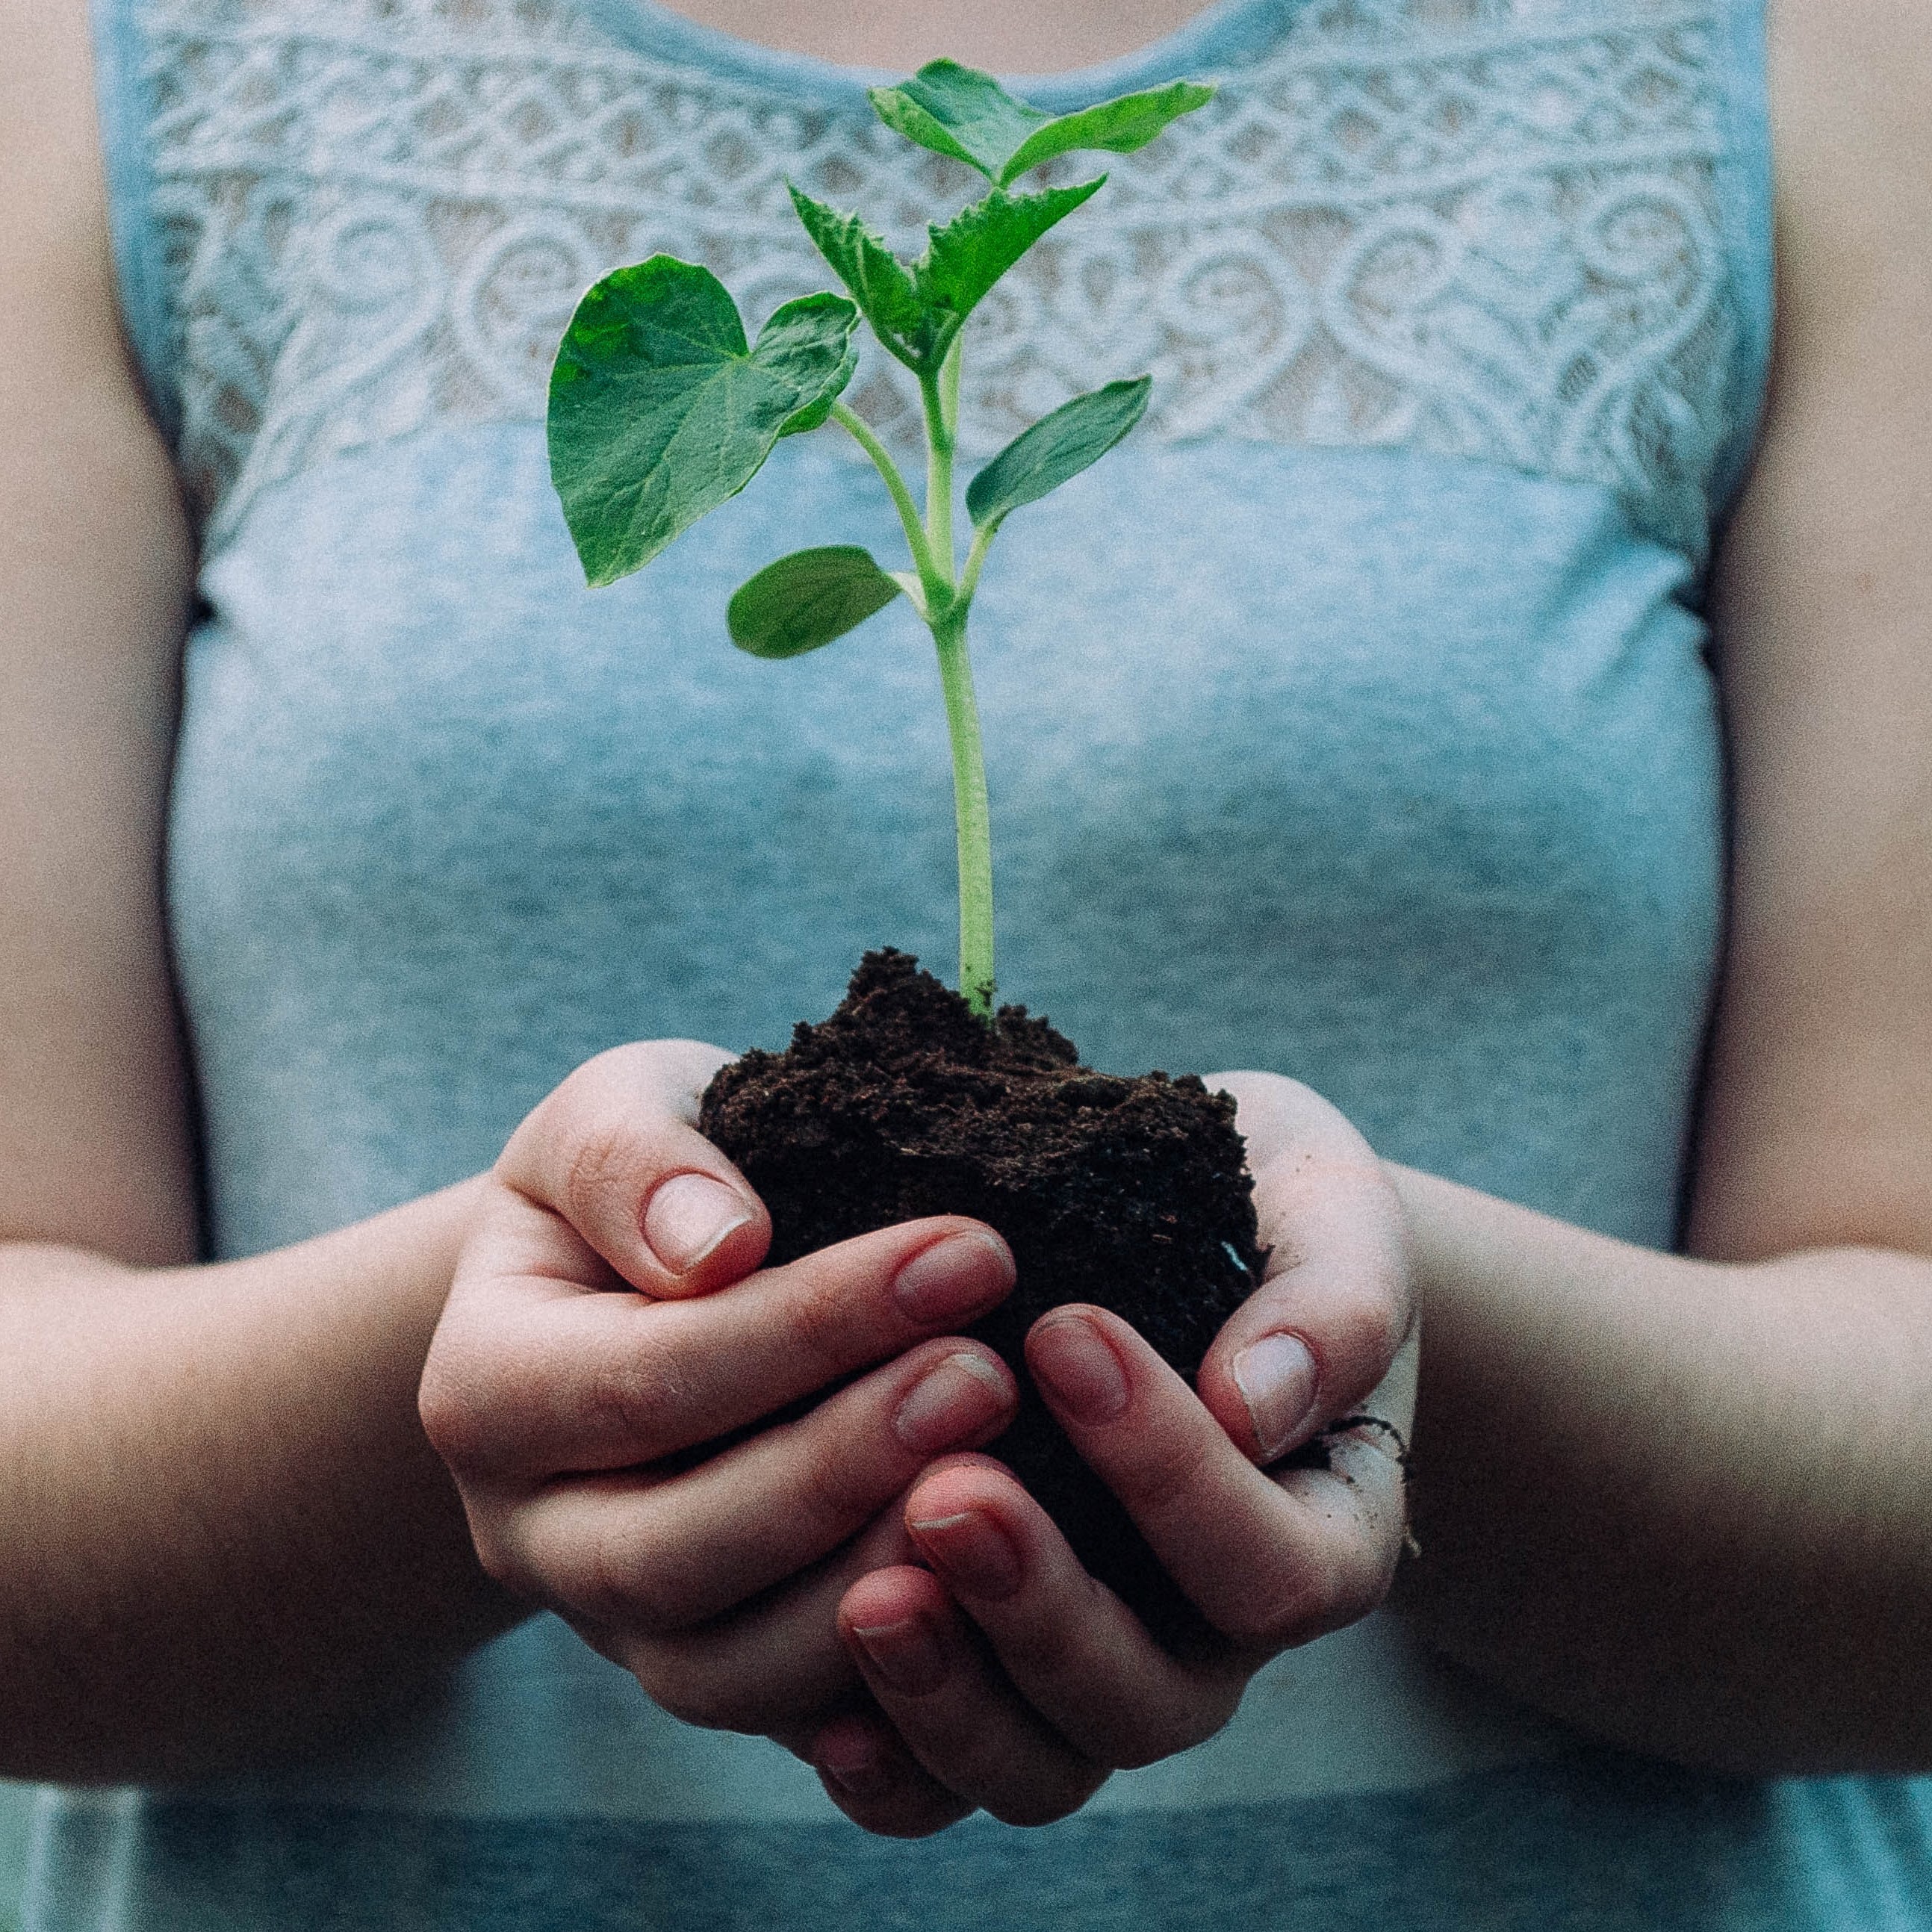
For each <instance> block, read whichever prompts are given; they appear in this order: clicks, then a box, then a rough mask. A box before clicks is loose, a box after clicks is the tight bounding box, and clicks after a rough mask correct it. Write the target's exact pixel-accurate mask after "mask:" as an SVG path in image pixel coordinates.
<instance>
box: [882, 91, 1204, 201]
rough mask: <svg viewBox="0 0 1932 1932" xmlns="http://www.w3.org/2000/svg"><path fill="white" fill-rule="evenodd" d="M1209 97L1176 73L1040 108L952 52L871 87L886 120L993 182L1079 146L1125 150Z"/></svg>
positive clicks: (1005, 181)
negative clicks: (1085, 102)
mask: <svg viewBox="0 0 1932 1932" xmlns="http://www.w3.org/2000/svg"><path fill="white" fill-rule="evenodd" d="M1213 99H1214V89H1212V88H1211V87H1204V86H1202V85H1201V84H1200V83H1199V82H1196V81H1191V80H1177V81H1172V82H1170V83H1169V84H1168V85H1167V86H1165V87H1156V88H1151V89H1148V90H1147V91H1146V92H1144V93H1140V94H1127V95H1122V96H1121V98H1120V99H1119V100H1118V101H1102V102H1101V103H1100V104H1098V105H1097V106H1096V107H1083V108H1082V109H1080V110H1079V111H1078V112H1077V113H1072V114H1061V115H1052V114H1043V113H1041V112H1040V110H1039V109H1038V108H1037V107H1029V106H1028V104H1026V103H1025V101H1017V100H1016V99H1015V98H1013V95H1010V94H1009V93H1008V92H1007V90H1006V89H1004V87H1002V86H1001V85H1000V83H998V81H997V80H995V79H994V78H993V77H992V75H991V74H982V73H981V72H980V71H979V69H978V68H970V67H962V66H961V65H959V62H957V61H950V60H940V61H931V62H928V63H927V65H926V66H924V67H922V68H920V69H919V72H918V73H917V74H915V75H914V76H913V78H912V79H911V80H907V81H902V82H901V83H900V84H899V85H898V86H896V87H875V88H874V89H872V90H871V100H872V106H873V108H874V110H875V111H876V112H877V115H878V117H879V118H880V120H881V121H884V123H885V124H886V126H887V127H890V128H892V129H893V130H895V132H897V133H901V134H903V135H904V136H905V137H906V139H907V140H909V141H915V142H917V143H918V144H919V146H921V147H922V148H930V149H932V151H933V152H934V153H935V154H947V155H950V157H952V158H953V160H956V161H964V162H965V163H966V165H967V166H968V167H969V168H977V169H978V170H979V171H980V173H982V174H983V175H985V176H986V178H987V179H988V180H989V181H991V182H992V183H993V184H994V185H995V187H1010V185H1011V184H1013V182H1014V181H1017V180H1018V179H1019V178H1020V176H1021V175H1023V174H1025V173H1026V172H1028V169H1031V168H1037V167H1038V166H1040V163H1042V162H1043V161H1049V160H1052V159H1053V158H1054V157H1055V155H1057V154H1072V153H1073V152H1075V151H1076V150H1077V149H1082V148H1098V149H1100V150H1103V151H1105V152H1106V153H1109V154H1132V153H1133V151H1135V150H1136V148H1144V147H1145V146H1146V145H1147V144H1148V142H1150V141H1151V140H1152V139H1154V136H1156V135H1157V134H1158V133H1160V132H1161V130H1163V128H1165V127H1167V126H1169V124H1171V123H1172V122H1173V121H1176V120H1178V118H1180V117H1181V115H1184V114H1191V113H1193V111H1194V110H1195V109H1196V108H1197V107H1205V105H1206V104H1208V102H1209V101H1211V100H1213Z"/></svg>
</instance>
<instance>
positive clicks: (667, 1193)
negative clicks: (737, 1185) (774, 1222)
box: [644, 1174, 751, 1274]
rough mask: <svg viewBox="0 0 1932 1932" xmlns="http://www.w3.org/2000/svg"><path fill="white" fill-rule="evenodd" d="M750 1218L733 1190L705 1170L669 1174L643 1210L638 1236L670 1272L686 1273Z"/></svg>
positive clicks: (749, 1214) (740, 1199) (748, 1210)
mask: <svg viewBox="0 0 1932 1932" xmlns="http://www.w3.org/2000/svg"><path fill="white" fill-rule="evenodd" d="M749 1220H751V1210H750V1209H749V1208H747V1207H746V1206H745V1203H744V1200H743V1199H742V1196H739V1194H738V1193H736V1191H735V1190H733V1189H731V1188H729V1187H726V1186H725V1185H724V1183H723V1182H722V1181H713V1180H712V1178H710V1176H709V1175H703V1174H673V1175H672V1176H671V1178H670V1179H669V1180H668V1181H661V1182H659V1183H658V1189H657V1192H656V1193H654V1194H653V1195H652V1196H651V1198H650V1202H649V1205H648V1206H647V1207H646V1208H645V1210H644V1239H645V1240H646V1241H648V1242H649V1244H650V1247H651V1252H652V1254H654V1255H655V1256H657V1258H658V1260H659V1261H661V1262H663V1264H664V1266H665V1268H667V1269H668V1270H669V1271H670V1273H672V1274H689V1273H690V1271H691V1270H692V1269H693V1268H695V1267H697V1265H698V1263H699V1262H701V1261H702V1260H703V1259H704V1258H705V1256H706V1255H709V1254H710V1253H712V1252H713V1251H714V1250H715V1249H716V1248H717V1247H718V1244H719V1243H720V1242H721V1241H724V1238H726V1237H727V1235H733V1234H736V1232H737V1231H738V1230H739V1229H740V1228H742V1227H743V1226H745V1223H747V1222H748V1221H749Z"/></svg>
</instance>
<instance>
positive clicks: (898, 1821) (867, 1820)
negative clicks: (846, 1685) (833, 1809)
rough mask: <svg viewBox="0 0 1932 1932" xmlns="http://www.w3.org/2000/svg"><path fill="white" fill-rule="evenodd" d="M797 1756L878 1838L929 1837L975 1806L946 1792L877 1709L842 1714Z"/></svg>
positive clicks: (844, 1809) (841, 1806) (851, 1816)
mask: <svg viewBox="0 0 1932 1932" xmlns="http://www.w3.org/2000/svg"><path fill="white" fill-rule="evenodd" d="M800 1755H801V1756H802V1757H804V1758H805V1762H806V1763H808V1764H809V1765H811V1766H812V1768H813V1769H814V1770H815V1771H816V1772H817V1773H818V1778H819V1782H820V1784H823V1786H824V1787H825V1795H826V1796H827V1797H828V1798H829V1799H831V1800H832V1803H833V1804H835V1805H837V1806H838V1808H839V1810H840V1811H842V1812H844V1814H845V1815H846V1817H848V1818H849V1819H850V1820H851V1821H852V1822H853V1824H855V1825H859V1826H863V1827H864V1828H865V1830H867V1831H868V1832H876V1833H877V1835H879V1836H880V1837H881V1838H931V1837H932V1835H933V1834H934V1833H935V1832H943V1831H944V1830H945V1829H946V1828H947V1826H949V1825H956V1824H958V1823H959V1821H960V1820H961V1819H962V1818H965V1817H969V1816H970V1815H971V1813H972V1811H973V1810H974V1806H973V1805H972V1802H971V1800H969V1799H964V1798H962V1797H961V1796H959V1793H957V1792H954V1791H949V1790H947V1788H946V1787H945V1786H944V1785H943V1784H941V1783H940V1782H939V1781H938V1779H937V1778H935V1777H934V1776H933V1775H932V1773H931V1772H929V1771H928V1770H927V1769H926V1767H925V1766H923V1765H922V1764H921V1763H919V1760H917V1759H916V1758H915V1757H913V1755H912V1754H911V1752H910V1751H907V1748H906V1747H905V1745H904V1742H903V1741H902V1740H901V1739H900V1737H899V1735H898V1733H897V1732H896V1731H895V1730H893V1729H892V1726H891V1725H890V1724H888V1723H887V1722H886V1720H885V1719H884V1718H883V1716H881V1715H879V1713H877V1712H876V1711H852V1712H844V1713H843V1714H841V1715H840V1716H838V1717H837V1718H834V1719H833V1720H832V1721H831V1722H830V1723H829V1724H826V1726H825V1727H823V1729H822V1730H820V1731H819V1733H817V1736H815V1737H814V1739H812V1740H811V1743H810V1744H809V1745H808V1746H806V1747H805V1748H804V1749H803V1750H802V1751H801V1752H800Z"/></svg>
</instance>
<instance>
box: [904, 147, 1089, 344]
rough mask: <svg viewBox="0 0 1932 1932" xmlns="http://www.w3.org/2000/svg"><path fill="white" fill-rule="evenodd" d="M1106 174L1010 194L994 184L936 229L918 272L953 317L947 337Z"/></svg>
mask: <svg viewBox="0 0 1932 1932" xmlns="http://www.w3.org/2000/svg"><path fill="white" fill-rule="evenodd" d="M1105 181H1106V175H1100V176H1099V177H1097V178H1096V179H1094V180H1093V181H1082V182H1081V183H1080V184H1079V185H1078V186H1077V187H1050V188H1049V189H1047V190H1046V192H1045V193H1043V194H1022V195H1011V194H1008V193H1006V192H1005V190H1004V189H1001V188H997V187H996V188H995V189H994V190H993V191H992V193H990V194H989V195H988V196H986V199H985V200H983V201H977V202H974V203H973V204H972V205H971V207H969V208H962V209H961V210H960V211H959V213H958V214H956V215H955V216H954V217H953V219H952V220H950V221H949V222H948V223H947V224H946V226H944V228H935V229H932V231H931V233H932V242H931V243H930V245H929V247H928V248H927V249H926V256H925V259H924V260H922V261H921V262H920V263H919V266H917V267H916V269H914V270H913V278H914V280H915V281H916V284H917V287H918V289H919V293H920V294H921V295H922V296H924V297H925V298H926V300H927V302H929V303H931V304H933V305H936V306H938V307H939V308H944V309H945V310H947V311H949V312H950V314H951V316H952V317H953V322H952V325H951V327H950V329H949V330H948V331H947V341H950V339H951V337H952V335H954V334H956V333H957V332H958V327H959V323H962V322H964V321H965V319H966V318H967V317H968V316H969V315H971V314H972V312H973V311H974V308H976V307H977V305H978V304H979V302H980V299H981V298H982V297H983V296H984V295H985V294H986V292H987V290H989V289H990V288H992V286H993V284H995V282H997V281H998V280H999V279H1000V278H1001V276H1002V275H1004V274H1005V273H1006V272H1007V270H1008V269H1010V268H1011V267H1012V266H1013V264H1014V263H1016V262H1017V261H1018V260H1019V259H1020V257H1022V255H1024V254H1025V253H1026V251H1028V249H1029V248H1031V247H1032V246H1033V245H1034V243H1035V242H1037V241H1038V240H1039V239H1040V237H1041V236H1043V235H1044V234H1045V233H1046V231H1047V230H1048V229H1049V228H1051V227H1052V226H1054V224H1055V223H1056V222H1058V221H1061V220H1064V219H1065V218H1066V217H1067V216H1068V215H1070V214H1072V213H1073V211H1074V210H1075V209H1076V208H1078V207H1079V205H1080V204H1081V203H1082V202H1083V201H1085V200H1086V199H1088V197H1089V196H1091V195H1093V194H1094V193H1097V191H1098V190H1099V189H1100V187H1101V186H1102V185H1103V184H1104V183H1105Z"/></svg>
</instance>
